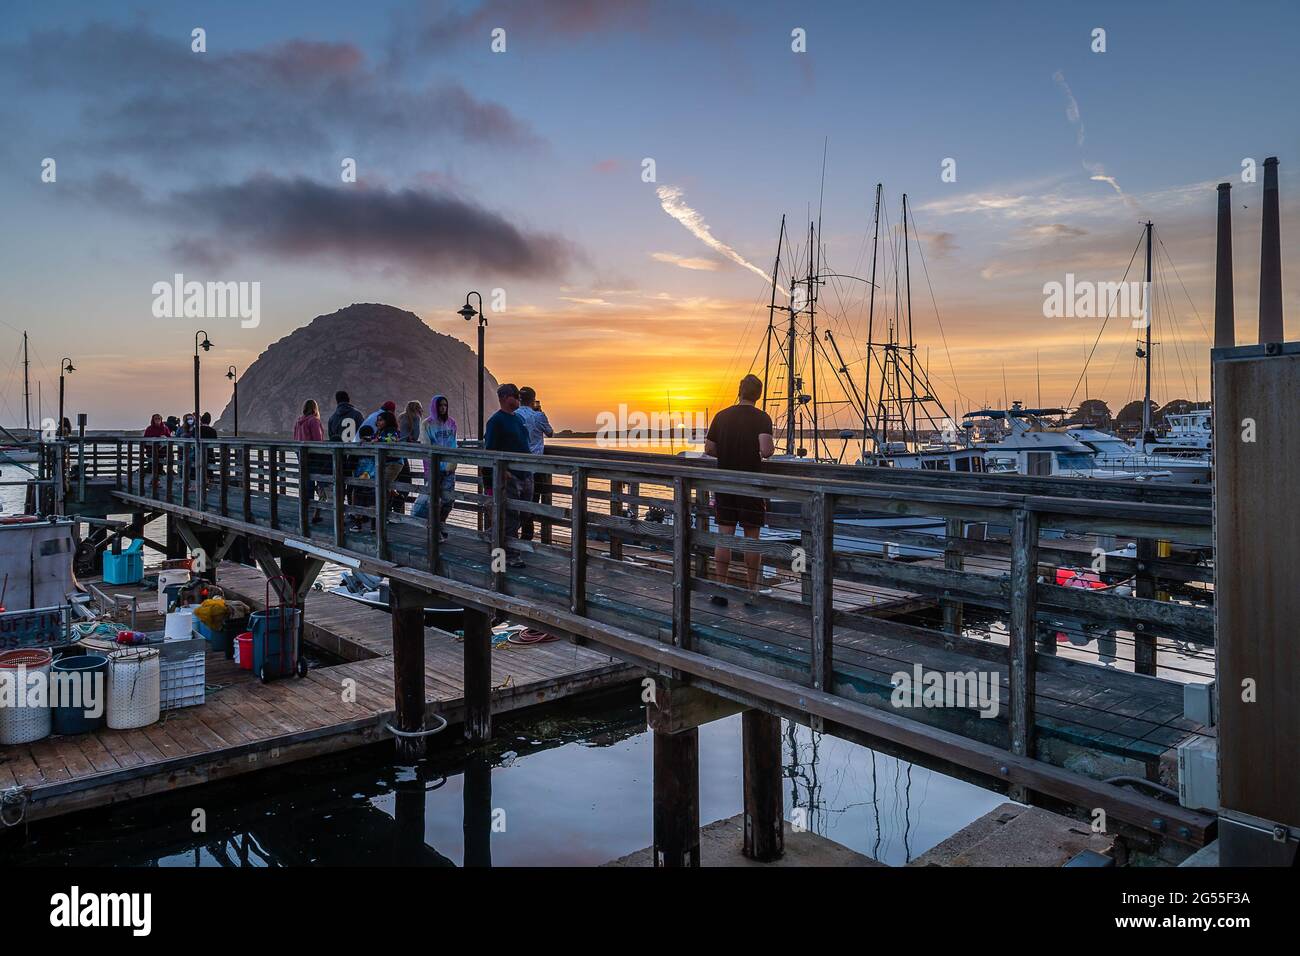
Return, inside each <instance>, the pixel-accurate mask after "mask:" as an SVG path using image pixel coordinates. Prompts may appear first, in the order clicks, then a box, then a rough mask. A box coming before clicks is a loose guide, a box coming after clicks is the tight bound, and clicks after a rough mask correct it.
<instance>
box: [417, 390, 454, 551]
mask: <svg viewBox="0 0 1300 956" xmlns="http://www.w3.org/2000/svg"><path fill="white" fill-rule="evenodd" d="M420 440H421V441H422V442H423V443H424V444H427V445H433V446H435V447H437V448H455V447H456V419H454V418H452V417H451V407H450V405H449V404H448V402H447V396H446V395H435V396H433V398H431V399H430V400H429V417H428V418H426V419H425V420H424V423H423V427H422V430H421V435H420ZM438 467H439V471H440V474H439V476H438V480H439V481H440V482H441V483H442V485H441V488H440V489H439V495H440V500H439V507H438V523H439V524H444V523H445V522H446V521H447V517H448V515H450V514H451V509H452V507H453V506H454V505H455V497H454V496H455V494H456V463H455V462H453V461H444V462H442V463H441V464H440V465H439V466H438ZM428 511H429V496H428V495H427V494H424V495H420V497H419V498H417V499H416V502H415V507H414V508H412V509H411V514H412V516H413V517H416V518H423V517H424V516H425V515H426V514H427V513H428ZM441 533H442V536H443V537H444V538H446V537H447V532H446V531H443V532H441Z"/></svg>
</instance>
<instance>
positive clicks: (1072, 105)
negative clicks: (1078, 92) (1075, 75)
mask: <svg viewBox="0 0 1300 956" xmlns="http://www.w3.org/2000/svg"><path fill="white" fill-rule="evenodd" d="M1052 79H1053V80H1055V81H1056V85H1057V86H1059V87H1060V88H1061V89H1062V90H1064V91H1065V118H1066V119H1068V120H1069V121H1070V125H1071V126H1073V127H1075V132H1074V141H1075V145H1077V146H1082V145H1083V118H1082V117H1081V116H1080V115H1079V101H1078V100H1076V99H1075V98H1074V93H1073V92H1072V91H1071V90H1070V84H1069V83H1066V82H1065V74H1064V73H1062V72H1061V71H1060V70H1057V71H1056V72H1055V73H1053V74H1052Z"/></svg>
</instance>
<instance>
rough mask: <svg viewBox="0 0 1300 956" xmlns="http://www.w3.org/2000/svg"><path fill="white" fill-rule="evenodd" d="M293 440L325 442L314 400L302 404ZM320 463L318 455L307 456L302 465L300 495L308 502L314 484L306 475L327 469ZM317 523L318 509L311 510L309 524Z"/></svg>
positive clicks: (294, 426) (313, 489)
mask: <svg viewBox="0 0 1300 956" xmlns="http://www.w3.org/2000/svg"><path fill="white" fill-rule="evenodd" d="M293 440H294V441H304V442H305V441H324V440H325V426H324V425H323V424H321V420H320V408H319V406H317V404H316V400H315V399H314V398H309V399H307V401H306V402H304V403H303V406H302V414H301V415H299V416H298V420H297V421H296V422H294V423H293ZM322 461H323V458H322V456H320V455H308V456H307V461H306V462H304V463H303V472H304V473H303V476H302V492H301V493H302V494H305V495H306V496H307V499H308V500H309V501H310V500H311V499H312V498H314V497H315V490H316V483H315V482H314V481H312V480H311V478H310V477H308V473H309V472H310V471H312V470H317V471H319V469H321V468H322V467H327V466H325V465H323V464H322ZM318 521H320V509H319V508H314V509H312V514H311V523H312V524H316V523H317V522H318Z"/></svg>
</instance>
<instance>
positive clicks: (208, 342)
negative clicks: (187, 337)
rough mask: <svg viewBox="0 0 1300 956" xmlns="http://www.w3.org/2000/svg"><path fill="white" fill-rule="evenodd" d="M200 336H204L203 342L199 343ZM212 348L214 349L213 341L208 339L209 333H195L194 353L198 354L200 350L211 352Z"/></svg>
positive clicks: (200, 330)
mask: <svg viewBox="0 0 1300 956" xmlns="http://www.w3.org/2000/svg"><path fill="white" fill-rule="evenodd" d="M200 335H201V336H203V341H202V342H200V341H199V336H200ZM211 348H212V340H211V339H209V338H208V333H207V332H205V331H203V330H202V329H199V330H198V331H197V332H195V333H194V351H195V352H196V353H197V352H198V350H199V349H203V351H205V352H207V351H210V350H211Z"/></svg>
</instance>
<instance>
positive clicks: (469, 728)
mask: <svg viewBox="0 0 1300 956" xmlns="http://www.w3.org/2000/svg"><path fill="white" fill-rule="evenodd" d="M491 738H492V619H491V618H490V617H489V616H488V614H487V612H486V611H482V610H479V609H477V608H470V607H467V608H465V739H466V740H468V741H469V742H470V743H471V744H473V745H478V744H481V743H484V742H486V741H488V740H490V739H491Z"/></svg>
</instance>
